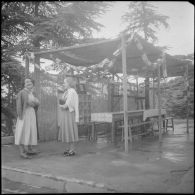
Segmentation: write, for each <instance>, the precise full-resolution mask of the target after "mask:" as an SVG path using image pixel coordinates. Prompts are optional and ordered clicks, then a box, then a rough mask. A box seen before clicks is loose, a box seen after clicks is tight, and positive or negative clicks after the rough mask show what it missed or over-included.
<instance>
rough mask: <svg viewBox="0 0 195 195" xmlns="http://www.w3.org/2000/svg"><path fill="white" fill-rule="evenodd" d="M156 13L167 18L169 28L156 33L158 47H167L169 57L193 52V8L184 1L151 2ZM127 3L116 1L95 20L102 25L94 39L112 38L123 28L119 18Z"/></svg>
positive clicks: (123, 25)
mask: <svg viewBox="0 0 195 195" xmlns="http://www.w3.org/2000/svg"><path fill="white" fill-rule="evenodd" d="M150 3H151V4H153V5H154V6H156V7H157V8H156V11H157V12H159V13H160V14H162V15H165V16H169V19H168V23H169V28H168V29H165V28H163V26H162V28H160V30H159V31H158V33H157V37H158V39H159V42H158V45H159V46H168V47H169V49H168V50H167V53H169V54H171V55H187V54H189V53H193V52H194V6H193V4H191V3H189V2H187V1H186V2H185V1H151V2H150ZM128 4H129V2H128V1H116V2H115V5H114V6H113V7H112V8H110V11H108V12H107V13H106V14H104V15H103V16H102V17H101V18H99V19H97V21H98V22H100V23H101V24H103V25H104V26H105V28H103V29H102V30H101V31H100V32H94V33H93V36H94V37H105V38H114V37H115V36H116V35H117V34H118V33H119V32H120V31H122V30H123V29H124V28H125V24H123V23H122V22H121V16H122V15H123V14H124V13H125V12H126V11H127V10H128V6H127V5H128Z"/></svg>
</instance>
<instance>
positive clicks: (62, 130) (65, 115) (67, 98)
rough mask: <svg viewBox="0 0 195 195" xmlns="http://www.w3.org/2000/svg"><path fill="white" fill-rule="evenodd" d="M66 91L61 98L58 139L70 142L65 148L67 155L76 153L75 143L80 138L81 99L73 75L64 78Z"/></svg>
mask: <svg viewBox="0 0 195 195" xmlns="http://www.w3.org/2000/svg"><path fill="white" fill-rule="evenodd" d="M64 88H65V92H64V94H63V95H62V98H61V99H60V100H59V104H60V109H61V110H60V115H61V116H60V120H59V136H58V140H59V141H62V142H65V143H67V144H68V148H67V149H66V150H65V152H64V155H65V156H72V155H75V143H76V142H77V141H78V140H79V138H78V126H77V123H78V122H79V105H78V104H79V101H78V94H77V92H76V90H75V89H74V88H75V81H74V80H73V78H72V77H68V78H66V79H64Z"/></svg>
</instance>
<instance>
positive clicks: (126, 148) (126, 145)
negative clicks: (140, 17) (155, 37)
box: [121, 33, 132, 153]
mask: <svg viewBox="0 0 195 195" xmlns="http://www.w3.org/2000/svg"><path fill="white" fill-rule="evenodd" d="M121 45H122V65H123V111H124V135H125V152H126V153H128V137H129V136H130V141H132V140H131V135H129V136H128V115H127V109H128V107H127V106H128V105H127V70H126V68H127V67H126V45H125V37H124V33H122V34H121ZM130 132H131V130H130Z"/></svg>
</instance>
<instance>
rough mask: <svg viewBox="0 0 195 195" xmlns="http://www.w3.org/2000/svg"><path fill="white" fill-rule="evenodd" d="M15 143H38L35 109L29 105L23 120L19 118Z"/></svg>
mask: <svg viewBox="0 0 195 195" xmlns="http://www.w3.org/2000/svg"><path fill="white" fill-rule="evenodd" d="M15 144H16V145H20V144H24V145H37V126H36V115H35V110H34V108H32V107H27V108H26V111H25V114H24V118H23V120H20V119H19V118H18V119H17V122H16V131H15Z"/></svg>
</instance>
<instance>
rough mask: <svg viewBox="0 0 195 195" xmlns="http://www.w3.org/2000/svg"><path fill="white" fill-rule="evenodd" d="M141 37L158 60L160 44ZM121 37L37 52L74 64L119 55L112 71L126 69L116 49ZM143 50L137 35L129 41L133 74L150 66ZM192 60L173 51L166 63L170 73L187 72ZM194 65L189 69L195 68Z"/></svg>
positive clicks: (149, 53)
mask: <svg viewBox="0 0 195 195" xmlns="http://www.w3.org/2000/svg"><path fill="white" fill-rule="evenodd" d="M139 41H140V43H141V45H142V47H143V51H144V52H145V54H146V55H147V57H148V59H149V60H150V61H151V62H152V63H154V62H155V61H156V60H157V59H159V58H161V56H162V51H161V49H160V48H159V47H155V46H154V45H152V44H151V43H149V42H146V41H145V40H143V39H141V38H140V37H139ZM120 45H121V40H120V38H117V39H113V40H107V41H101V42H96V43H88V44H82V45H78V46H77V45H76V46H71V47H66V48H59V49H55V50H52V49H51V50H47V51H45V50H44V51H39V52H35V55H40V57H41V58H45V59H49V60H54V59H60V61H61V62H64V63H69V64H71V65H74V66H84V67H89V66H92V65H94V64H98V63H100V62H101V61H103V60H104V59H105V58H108V59H109V60H112V59H113V58H116V61H115V63H114V65H113V67H112V68H111V69H110V72H112V73H122V58H121V54H120V55H118V56H117V57H115V56H114V55H113V53H114V52H115V51H116V50H117V49H119V48H120ZM143 51H141V50H139V49H138V48H137V46H136V42H135V40H134V39H133V40H132V41H131V42H130V43H128V44H127V48H126V57H127V60H126V61H127V74H133V73H135V72H136V74H138V75H143V72H144V71H145V70H146V69H147V66H148V65H146V63H144V61H143V60H142V54H143ZM187 63H188V64H189V62H187V61H184V60H179V59H177V58H175V57H173V56H171V55H168V54H166V66H167V76H168V77H174V76H183V75H184V71H185V65H186V64H187ZM193 68H194V67H193V65H191V66H190V67H189V69H190V70H191V69H193Z"/></svg>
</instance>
